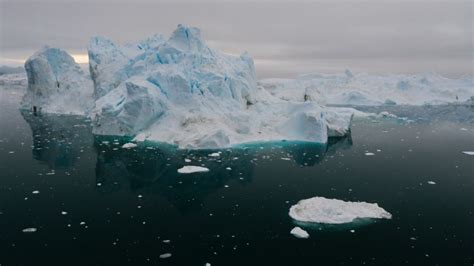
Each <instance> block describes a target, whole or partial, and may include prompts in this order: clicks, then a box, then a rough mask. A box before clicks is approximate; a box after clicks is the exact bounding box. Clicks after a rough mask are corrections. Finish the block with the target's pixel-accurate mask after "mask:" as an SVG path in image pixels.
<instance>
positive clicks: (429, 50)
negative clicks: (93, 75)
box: [0, 0, 474, 77]
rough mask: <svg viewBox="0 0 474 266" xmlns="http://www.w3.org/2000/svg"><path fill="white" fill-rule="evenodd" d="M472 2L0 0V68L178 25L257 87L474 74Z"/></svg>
mask: <svg viewBox="0 0 474 266" xmlns="http://www.w3.org/2000/svg"><path fill="white" fill-rule="evenodd" d="M473 2H474V1H459V0H448V1H428V0H422V1H400V0H398V1H391V0H364V1H358V0H352V1H341V0H331V1H329V0H327V1H301V0H300V1H298V0H294V1H290V0H286V1H270V0H254V1H250V0H246V1H238V0H235V1H232V0H229V1H217V0H216V1H201V0H187V1H186V0H178V1H160V0H158V1H146V0H139V1H132V0H130V1H124V0H122V1H114V0H90V1H77V0H61V1H59V0H49V1H41V0H39V1H38V0H36V1H35V0H0V64H7V65H15V64H17V65H18V64H22V61H23V60H24V59H25V58H27V57H28V56H29V55H30V54H32V53H33V52H34V51H35V50H37V49H39V48H41V47H42V46H44V45H46V44H47V45H50V46H57V47H60V48H64V49H66V50H68V51H69V52H70V53H73V54H75V55H76V58H78V60H84V59H85V58H84V56H83V57H81V54H82V55H85V54H86V53H87V52H86V47H87V43H88V40H89V37H90V36H92V35H105V36H108V37H110V38H112V39H114V40H116V41H117V42H119V43H124V42H126V41H133V40H138V39H141V38H145V37H147V36H149V35H152V34H154V33H163V34H164V35H165V36H169V34H170V33H171V32H172V31H173V30H174V28H175V27H176V25H177V24H179V23H183V24H187V25H191V26H197V27H200V28H201V30H202V32H203V36H204V37H205V39H206V40H207V42H208V44H209V45H211V46H213V47H216V48H219V49H221V50H223V51H225V52H230V53H236V54H239V53H241V52H244V51H248V52H249V53H250V55H251V56H252V57H253V58H254V60H255V63H256V67H257V74H258V75H259V77H270V76H273V77H293V76H295V75H297V74H303V73H309V72H331V73H332V72H340V71H343V70H344V69H346V68H349V69H352V70H353V71H354V72H369V73H389V72H390V73H392V72H393V73H414V72H426V71H436V72H438V73H441V74H443V75H447V76H459V75H463V74H474V69H473V57H474V51H473V50H474V48H473V40H474V35H473V24H474V18H473Z"/></svg>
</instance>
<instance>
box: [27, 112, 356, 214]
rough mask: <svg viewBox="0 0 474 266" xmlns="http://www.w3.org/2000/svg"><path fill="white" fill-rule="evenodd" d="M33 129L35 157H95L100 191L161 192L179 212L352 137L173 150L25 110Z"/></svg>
mask: <svg viewBox="0 0 474 266" xmlns="http://www.w3.org/2000/svg"><path fill="white" fill-rule="evenodd" d="M23 117H24V119H25V120H26V121H27V122H28V124H29V125H30V127H31V129H32V132H33V158H34V159H36V160H39V161H42V162H45V163H47V164H48V165H49V167H50V168H52V169H55V168H68V167H74V165H75V164H76V163H77V160H78V158H79V157H80V156H81V155H82V156H88V157H90V158H94V157H96V158H97V159H96V163H95V166H93V165H91V166H90V167H95V175H96V183H97V184H95V186H94V187H96V189H97V190H99V191H100V192H101V193H113V192H118V191H123V190H126V191H131V192H134V193H137V194H138V193H143V191H146V192H147V193H153V194H159V195H161V196H163V197H165V198H166V199H167V200H168V201H169V202H171V203H172V204H173V205H174V206H175V207H176V208H177V209H178V210H180V211H181V212H183V213H185V212H189V211H192V210H199V209H201V207H202V205H203V201H204V200H205V198H206V197H207V196H208V195H209V194H211V193H214V192H216V191H217V190H219V189H221V188H223V187H224V186H225V185H226V184H227V183H228V182H229V181H231V180H234V181H235V182H237V183H239V184H240V185H243V186H245V185H246V184H248V183H250V182H252V178H253V171H254V169H255V168H256V166H257V165H259V164H262V163H266V162H272V161H278V162H280V161H281V160H288V161H293V162H294V163H296V164H297V165H299V166H301V167H311V166H315V165H317V164H319V163H321V162H322V161H323V158H324V156H325V155H327V154H332V153H334V151H335V150H336V149H341V148H343V149H345V148H349V147H350V146H351V145H352V140H351V138H350V137H349V138H341V139H331V141H330V142H329V144H328V145H319V144H310V143H295V142H276V143H265V144H251V145H250V144H249V145H242V146H241V147H238V148H234V149H225V150H221V151H219V156H210V154H211V153H213V152H215V151H205V150H199V151H188V150H177V149H175V148H173V147H170V146H166V145H157V144H151V143H140V144H139V145H138V146H137V147H135V148H133V149H124V148H122V145H123V144H124V143H127V142H128V141H129V139H127V138H119V137H102V136H101V137H99V136H95V137H94V136H93V135H92V132H91V127H90V125H89V123H88V121H87V120H85V119H84V118H81V117H73V116H54V115H40V116H34V115H33V114H31V113H23ZM185 165H198V166H205V167H207V168H209V169H210V171H209V172H207V173H195V174H189V175H183V174H179V173H178V172H177V169H179V168H181V167H183V166H185Z"/></svg>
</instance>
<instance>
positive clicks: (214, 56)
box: [89, 25, 352, 148]
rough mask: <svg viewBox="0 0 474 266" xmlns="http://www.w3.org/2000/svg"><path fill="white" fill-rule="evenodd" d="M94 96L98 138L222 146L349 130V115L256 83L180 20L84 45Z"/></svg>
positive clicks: (238, 62) (243, 63)
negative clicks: (153, 32) (142, 35)
mask: <svg viewBox="0 0 474 266" xmlns="http://www.w3.org/2000/svg"><path fill="white" fill-rule="evenodd" d="M89 58H90V71H91V77H92V79H93V80H94V87H95V96H96V97H97V98H98V99H97V101H96V103H95V108H94V110H93V112H92V113H91V117H92V121H93V132H94V134H98V135H121V136H135V140H136V141H143V140H151V141H160V142H166V143H170V144H173V145H177V146H178V147H181V148H222V147H230V146H233V145H236V144H240V143H246V142H254V141H275V140H298V141H308V142H318V143H326V142H327V138H328V134H329V136H331V135H334V136H342V135H344V134H346V133H347V132H348V129H349V126H350V122H351V119H352V114H350V112H348V111H347V110H346V111H345V112H344V114H342V115H340V114H339V113H338V112H337V111H336V110H326V109H325V108H323V107H321V106H320V105H319V104H318V103H316V102H288V101H284V100H281V99H279V98H277V97H274V96H272V95H270V94H269V93H268V92H267V91H266V90H264V89H263V88H262V87H259V86H257V80H256V75H255V68H254V64H253V60H252V58H251V57H249V56H248V55H247V54H246V53H244V54H242V55H240V56H233V55H228V54H224V53H221V52H220V51H217V50H215V49H212V48H210V47H208V46H207V45H206V43H205V42H204V41H203V39H202V38H201V33H200V30H199V29H197V28H192V27H186V26H183V25H178V28H177V29H176V30H175V31H174V32H173V34H172V35H171V37H170V38H169V39H168V40H165V39H164V38H163V37H162V36H160V35H157V36H154V37H152V38H150V39H148V40H145V41H141V42H139V43H137V44H128V45H125V46H122V47H120V46H118V45H116V44H114V43H113V42H112V41H110V40H108V39H105V38H103V37H94V38H92V40H91V44H90V45H89Z"/></svg>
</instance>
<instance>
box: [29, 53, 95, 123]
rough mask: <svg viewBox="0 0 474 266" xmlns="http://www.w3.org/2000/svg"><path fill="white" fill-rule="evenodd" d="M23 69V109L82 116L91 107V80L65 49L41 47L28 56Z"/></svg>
mask: <svg viewBox="0 0 474 266" xmlns="http://www.w3.org/2000/svg"><path fill="white" fill-rule="evenodd" d="M25 70H26V74H27V78H28V89H27V92H26V94H25V96H24V98H23V101H22V103H21V108H22V109H27V110H28V109H29V110H33V111H41V112H45V113H58V114H74V115H85V114H87V113H88V111H89V110H90V109H91V108H92V106H93V99H92V92H93V86H92V81H91V79H90V78H89V77H88V75H86V74H85V73H84V72H83V71H82V69H81V68H80V66H79V65H78V64H77V63H76V62H75V61H74V59H73V58H72V57H71V56H70V55H69V54H68V53H67V52H66V51H63V50H61V49H58V48H50V47H44V48H43V49H41V50H40V51H38V52H36V53H35V54H34V55H32V56H31V57H30V58H28V60H27V61H26V62H25Z"/></svg>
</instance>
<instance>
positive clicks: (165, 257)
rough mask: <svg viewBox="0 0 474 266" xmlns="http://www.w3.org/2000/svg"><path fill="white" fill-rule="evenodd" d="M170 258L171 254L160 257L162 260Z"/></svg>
mask: <svg viewBox="0 0 474 266" xmlns="http://www.w3.org/2000/svg"><path fill="white" fill-rule="evenodd" d="M169 257H171V253H164V254H161V255H160V259H167V258H169Z"/></svg>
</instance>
